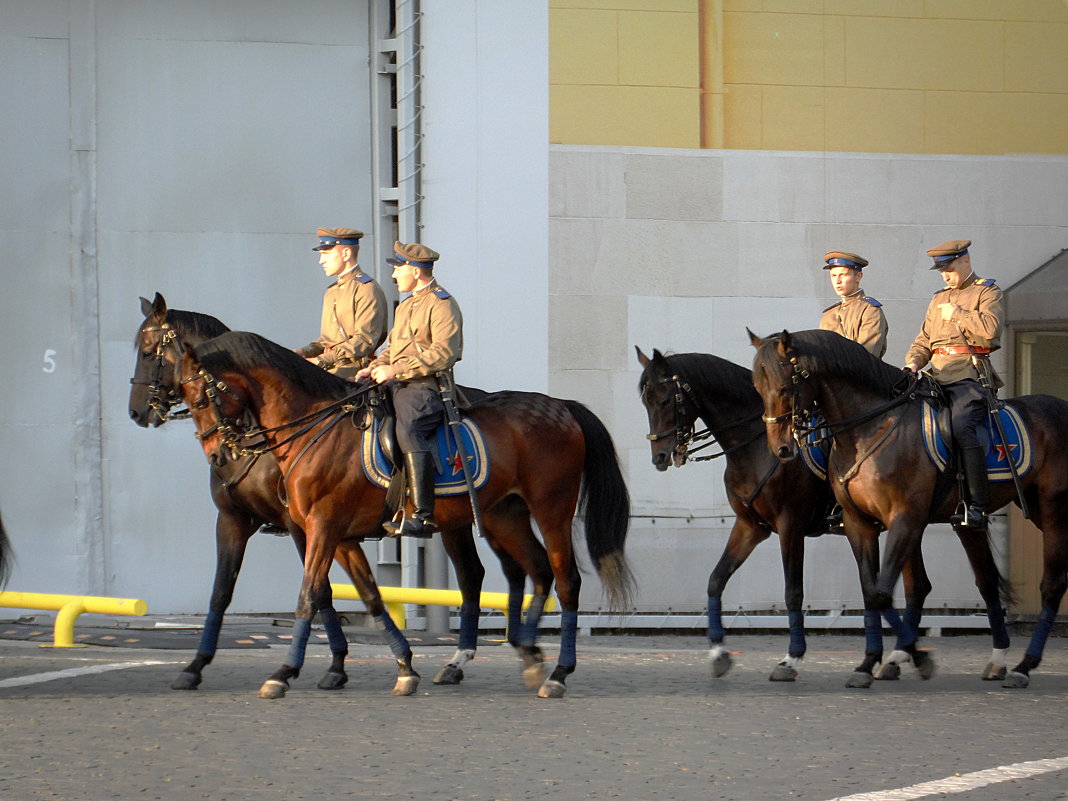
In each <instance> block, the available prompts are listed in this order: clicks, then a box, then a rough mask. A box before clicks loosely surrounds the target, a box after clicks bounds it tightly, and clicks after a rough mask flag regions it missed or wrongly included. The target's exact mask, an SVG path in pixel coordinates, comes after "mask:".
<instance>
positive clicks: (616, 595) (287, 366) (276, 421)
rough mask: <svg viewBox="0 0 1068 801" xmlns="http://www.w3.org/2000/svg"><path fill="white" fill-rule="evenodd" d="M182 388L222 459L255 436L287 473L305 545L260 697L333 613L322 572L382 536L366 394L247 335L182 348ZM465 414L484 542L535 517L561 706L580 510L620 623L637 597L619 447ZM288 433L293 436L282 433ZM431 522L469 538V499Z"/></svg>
mask: <svg viewBox="0 0 1068 801" xmlns="http://www.w3.org/2000/svg"><path fill="white" fill-rule="evenodd" d="M181 375H182V378H181V385H182V392H183V397H184V399H185V402H186V403H187V404H188V405H189V408H190V410H191V411H192V413H193V416H194V418H195V419H198V420H202V419H208V420H210V421H211V425H215V426H222V427H223V429H224V430H227V431H229V432H231V433H230V434H229V435H228V437H227V444H228V445H229V446H230V447H232V448H235V449H240V448H241V447H242V444H243V443H245V442H247V441H248V438H249V437H250V436H251V437H253V438H263V439H264V440H266V441H267V443H268V447H270V449H271V450H272V451H273V452H274V454H275V458H276V459H277V461H278V465H279V467H280V469H281V470H282V474H283V477H284V484H285V489H286V494H287V496H288V502H289V513H290V515H291V516H292V517H293V519H294V521H295V522H296V523H297V524H298V525H299V526H300V527H301V528H302V529H303V531H304V532H305V534H306V536H307V540H308V545H307V554H306V558H305V562H304V581H303V583H302V585H301V590H300V594H299V596H298V602H297V607H296V613H295V618H296V622H295V626H294V636H293V643H292V646H291V648H290V650H289V653H288V655H287V657H286V659H285V662H284V663H283V665H282V666H281V667H280V668H279V669H278V670H277V671H275V673H274V674H272V676H271V677H270V678H269V679H268V680H267V682H266V684H265V687H264V690H261V693H263V692H264V691H266V690H269V688H270V687H272V686H282V687H285V686H286V685H287V683H288V681H289V679H290V678H292V677H293V676H294V675H296V674H297V672H299V670H300V667H301V665H302V664H303V660H304V650H305V646H306V643H307V637H308V633H309V631H310V625H311V619H312V618H313V617H314V615H315V613H316V611H318V610H319V609H320V608H321V607H322V606H323V605H324V603H327V602H329V599H330V594H329V592H330V584H329V580H328V576H327V572H328V569H329V564H330V559H331V558H332V556H333V554H334V551H335V549H336V548H337V545H338V544H339V543H340V542H343V541H345V540H346V539H349V538H354V537H355V538H359V537H363V536H367V535H368V534H369V533H371V532H376V531H377V530H378V527H379V523H380V520H381V513H382V506H383V501H384V498H385V491H384V490H382V489H380V488H379V487H378V486H377V485H375V484H373V483H372V482H371V481H369V480H368V479H367V478H366V476H365V475H364V471H363V469H362V465H361V463H360V442H361V438H362V437H363V431H362V429H361V423H360V420H361V419H363V420H366V414H367V412H366V410H365V409H361V407H362V405H363V404H362V401H363V400H365V399H366V393H364V394H363V395H357V396H355V397H354V396H353V384H352V383H350V382H348V381H345V380H343V379H340V378H337V377H336V376H332V375H330V374H329V373H326V372H325V371H323V370H321V369H319V368H316V367H314V366H313V365H310V364H308V362H307V361H306V360H304V359H303V358H301V357H300V356H298V355H297V354H295V353H293V352H292V351H290V350H288V349H286V348H283V347H281V346H279V345H277V344H275V343H273V342H271V341H270V340H267V339H265V338H263V337H260V336H258V335H256V334H251V333H246V332H230V333H226V334H223V335H221V336H219V337H216V338H215V339H212V340H209V341H208V342H205V343H203V344H201V345H198V346H196V347H195V348H194V347H192V346H189V345H186V347H185V354H184V356H183V360H182V367H181ZM246 412H251V413H252V415H253V416H254V417H255V419H256V420H258V421H259V423H260V425H262V426H265V428H261V429H258V430H256V431H253V432H247V431H241V425H240V423H239V422H238V421H240V420H241V419H242V418H243V416H244V415H245V413H246ZM467 414H468V417H469V418H470V419H471V420H473V421H474V422H475V423H476V424H477V425H478V427H479V428H480V430H481V432H482V436H483V438H484V441H485V444H486V456H487V459H488V461H489V474H488V477H487V480H486V483H485V484H484V485H483V486H482V488H481V489H480V490H479V491H478V497H479V504H480V507H481V509H482V510H483V518H484V521H485V523H486V534H487V538H489V539H494V540H499V541H503V540H504V539H505V538H506V537H507V536H509V534H510V533H512V532H514V531H515V529H516V528H517V526H525V527H526V528H527V529H529V526H530V516H531V515H532V516H533V518H534V519H535V521H536V522H537V524H538V528H539V529H540V531H541V534H542V538H543V540H544V542H545V550H546V551H547V552H548V555H549V562H550V564H551V566H552V572H553V577H554V579H555V581H556V587H557V597H558V599H559V602H560V606H561V609H562V611H561V614H560V620H561V636H560V652H559V656H558V659H557V665H556V667H555V669H554V670H553V672H552V674H551V675H550V676H549V678H547V679H546V680H545V681H544V682H543V683H542V685H541V686H540V688H539V689H538V695H539V697H543V698H558V697H562V696H563V695H564V693H565V691H566V686H565V680H566V677H567V676H568V675H570V674H571V673H572V672H574V670H575V667H576V662H577V660H576V652H575V650H576V649H575V641H576V636H577V623H578V601H579V589H580V586H581V576H580V573H579V569H578V565H577V563H576V559H575V552H574V548H573V544H572V530H571V529H572V520H573V518H574V517H575V515H576V509H577V511H578V514H579V515H581V516H582V517H583V519H584V522H585V526H584V531H585V538H586V547H587V551H588V553H589V555H590V559H591V561H592V562H593V565H594V567H595V569H596V571H597V573H598V576H599V577H600V579H601V583H602V586H603V587H604V590H605V592H606V594H607V597H608V601H609V605H610V607H611V608H612V609H613V610H622V609H624V608H626V606H627V605H628V604H629V600H630V597H631V592H632V586H633V579H632V576H631V573H630V569H629V567H628V565H627V562H626V557H625V555H624V544H625V540H626V534H627V529H628V527H629V523H630V499H629V493H628V492H627V488H626V484H625V482H624V480H623V476H622V473H621V471H620V469H619V463H618V459H617V457H616V451H615V446H614V444H613V442H612V439H611V436H610V435H609V434H608V431H607V429H605V427H604V424H603V423H601V421H600V420H599V419H598V418H597V417H596V416H595V415H594V414H593V413H592V412H590V411H589V410H588V409H587V408H586V407H585V406H583V405H582V404H580V403H577V402H575V401H563V400H559V399H556V398H551V397H548V396H545V395H541V394H538V393H529V392H510V391H509V392H498V393H494V394H492V395H488V396H486V397H485V398H483V399H482V400H480V401H477V402H476V403H475V404H473V405H472V406H471V407H470V408H469V409H468V410H467ZM309 420H312V421H314V420H319V421H322V422H323V424H322V425H312V424H309V423H308V422H307V421H309ZM295 425H296V426H299V428H298V429H297V430H296V431H294V432H293V433H287V432H288V431H290V430H292V428H293V427H294V426H295ZM517 510H519V511H518V512H517ZM435 518H436V520H437V524H438V527H439V528H440V529H441V531H442V532H451V531H455V530H458V529H465V528H467V527H469V526H470V525H471V523H472V511H471V504H470V501H469V499H468V498H466V497H463V496H451V497H442V498H439V499H438V501H437V503H436V507H435ZM523 536H524V538H525V537H526V532H523Z"/></svg>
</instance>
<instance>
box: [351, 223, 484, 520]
mask: <svg viewBox="0 0 1068 801" xmlns="http://www.w3.org/2000/svg"><path fill="white" fill-rule="evenodd" d="M393 252H394V256H393V257H392V258H388V259H386V261H387V262H388V263H390V264H392V265H393V280H395V281H396V282H397V289H399V290H400V291H401V293H405V292H411V295H409V296H408V297H407V298H405V299H404V300H403V301H401V303H400V305H399V306H397V312H396V316H395V317H394V321H393V330H392V331H391V332H390V334H389V342H388V343H387V344H386V347H385V349H384V350H383V351H382V352H381V353H380V354H379V355H378V357H377V358H376V359H374V361H372V362H371V363H370V364H369V365H368V366H367V367H364V368H363V369H362V370H360V371H359V372H358V373H357V374H356V379H357V380H359V379H361V378H364V377H366V376H370V377H371V378H372V379H373V380H374V381H375V382H376V383H378V384H384V385H386V387H388V389H389V391H390V395H391V398H392V400H393V408H394V412H395V414H396V418H397V444H398V445H399V446H400V449H401V451H403V453H404V464H405V469H406V470H407V471H408V481H409V484H410V487H411V496H412V505H413V506H414V507H415V510H414V512H413V514H412V516H411V517H408V518H405V519H404V520H403V522H402V523H399V524H398V523H396V522H394V521H389V522H386V523H384V524H383V527H384V528H385V529H386V531H387V532H388V533H389V534H390V535H392V536H402V535H403V536H410V537H429V536H431V535H432V534H433V533H434V532H435V531H436V530H437V527H436V525H435V523H434V460H433V455H432V450H433V446H432V444H431V443H432V439H431V438H432V437H433V435H434V432H435V430H436V429H437V427H438V426H439V425H441V424H442V423H443V422H444V417H445V407H444V405H443V403H442V400H441V396H440V395H439V393H438V381H437V376H438V374H439V373H443V372H446V371H449V370H451V369H452V366H453V365H454V364H456V362H458V361H460V358H461V356H462V355H463V317H462V316H461V314H460V306H459V304H458V303H457V302H456V299H455V298H453V296H452V295H450V294H449V293H448V292H447V291H445V289H444V288H443V287H441V286H440V285H439V284H438V282H437V278H435V277H434V262H436V261H437V260H438V259H439V258H441V256H440V254H438V253H437V252H436V251H433V250H431V249H430V248H428V247H426V246H425V245H421V244H418V243H414V242H413V243H409V244H402V243H400V242H397V243H396V244H394V245H393Z"/></svg>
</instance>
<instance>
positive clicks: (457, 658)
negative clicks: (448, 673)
mask: <svg viewBox="0 0 1068 801" xmlns="http://www.w3.org/2000/svg"><path fill="white" fill-rule="evenodd" d="M474 658H475V652H474V650H473V649H470V648H465V649H460V648H457V649H456V653H455V654H453V655H452V659H450V660H449V664H450V665H452V666H453V667H458V668H462V667H463V666H464V665H466V664H467V663H468V662H470V661H471V660H472V659H474Z"/></svg>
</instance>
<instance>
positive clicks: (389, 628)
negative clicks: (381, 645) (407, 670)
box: [375, 614, 412, 659]
mask: <svg viewBox="0 0 1068 801" xmlns="http://www.w3.org/2000/svg"><path fill="white" fill-rule="evenodd" d="M375 628H377V629H378V630H379V631H381V632H382V636H384V637H385V638H386V645H388V646H389V650H390V652H391V653H392V654H393V656H395V657H396V658H397V659H407V658H408V656H409V655H410V654H411V653H412V649H411V647H410V646H409V645H408V640H406V639H405V638H404V635H403V634H402V633H401V630H400V629H398V628H397V624H396V623H394V622H393V618H391V617H390V616H389V615H388V614H386V615H376V616H375Z"/></svg>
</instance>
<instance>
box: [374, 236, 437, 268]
mask: <svg viewBox="0 0 1068 801" xmlns="http://www.w3.org/2000/svg"><path fill="white" fill-rule="evenodd" d="M440 258H441V254H440V253H438V252H437V251H436V250H431V249H430V248H428V247H427V246H426V245H420V244H419V243H418V242H409V243H408V244H407V245H405V244H403V243H401V242H394V243H393V255H392V256H391V257H390V258H388V259H386V261H387V262H389V263H390V264H411V265H412V266H414V267H428V268H433V266H434V262H436V261H437V260H438V259H440Z"/></svg>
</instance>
